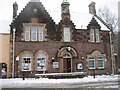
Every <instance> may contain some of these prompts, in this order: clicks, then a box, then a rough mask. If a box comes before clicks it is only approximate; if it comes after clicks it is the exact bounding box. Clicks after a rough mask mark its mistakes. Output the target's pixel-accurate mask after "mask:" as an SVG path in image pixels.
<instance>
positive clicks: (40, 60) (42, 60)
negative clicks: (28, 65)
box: [37, 53, 46, 71]
mask: <svg viewBox="0 0 120 90" xmlns="http://www.w3.org/2000/svg"><path fill="white" fill-rule="evenodd" d="M37 70H38V71H44V70H46V55H45V54H44V53H39V54H38V55H37Z"/></svg>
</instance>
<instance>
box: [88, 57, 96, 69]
mask: <svg viewBox="0 0 120 90" xmlns="http://www.w3.org/2000/svg"><path fill="white" fill-rule="evenodd" d="M90 57H94V56H89V58H88V59H89V69H95V67H96V65H95V57H94V59H90ZM90 61H94V67H93V68H91V67H90Z"/></svg>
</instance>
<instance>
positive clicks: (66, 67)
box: [63, 58, 71, 73]
mask: <svg viewBox="0 0 120 90" xmlns="http://www.w3.org/2000/svg"><path fill="white" fill-rule="evenodd" d="M63 72H64V73H69V72H71V58H63Z"/></svg>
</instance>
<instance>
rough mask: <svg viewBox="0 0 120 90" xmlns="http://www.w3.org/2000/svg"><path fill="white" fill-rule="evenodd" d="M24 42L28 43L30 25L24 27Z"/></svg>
mask: <svg viewBox="0 0 120 90" xmlns="http://www.w3.org/2000/svg"><path fill="white" fill-rule="evenodd" d="M27 37H28V39H27ZM25 41H30V25H26V26H25Z"/></svg>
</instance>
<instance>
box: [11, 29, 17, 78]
mask: <svg viewBox="0 0 120 90" xmlns="http://www.w3.org/2000/svg"><path fill="white" fill-rule="evenodd" d="M15 31H16V29H15V28H14V29H13V64H12V67H13V68H12V78H14V62H15Z"/></svg>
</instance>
